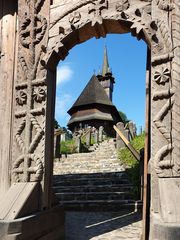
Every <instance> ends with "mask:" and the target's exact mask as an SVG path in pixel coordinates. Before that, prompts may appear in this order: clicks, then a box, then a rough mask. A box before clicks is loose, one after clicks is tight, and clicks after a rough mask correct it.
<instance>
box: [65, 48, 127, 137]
mask: <svg viewBox="0 0 180 240" xmlns="http://www.w3.org/2000/svg"><path fill="white" fill-rule="evenodd" d="M114 83H115V81H114V77H113V75H112V72H111V71H110V68H109V63H108V55H107V49H106V47H105V49H104V61H103V67H102V73H99V74H98V75H97V76H96V75H93V76H92V77H91V79H90V80H89V82H88V84H87V85H86V87H85V88H84V90H83V91H82V93H81V94H80V96H79V97H78V98H77V100H76V101H75V103H74V104H73V106H72V107H71V108H70V109H69V110H68V113H69V115H70V116H71V118H70V120H69V122H68V124H67V125H68V128H69V129H70V130H71V131H72V132H74V131H78V130H79V129H81V128H86V127H88V126H91V127H95V128H97V129H98V128H99V127H100V126H103V127H104V132H105V133H106V134H107V135H108V136H114V130H113V125H114V124H116V123H117V122H122V119H121V117H120V115H119V112H118V111H117V109H116V107H115V106H114V105H113V103H112V95H113V86H114Z"/></svg>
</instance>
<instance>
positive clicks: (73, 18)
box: [69, 12, 81, 25]
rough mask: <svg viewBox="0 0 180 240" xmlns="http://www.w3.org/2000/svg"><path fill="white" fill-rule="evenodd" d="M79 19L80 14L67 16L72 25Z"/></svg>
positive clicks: (75, 13) (74, 13)
mask: <svg viewBox="0 0 180 240" xmlns="http://www.w3.org/2000/svg"><path fill="white" fill-rule="evenodd" d="M80 19H81V14H80V12H73V13H71V14H70V16H69V22H70V23H71V24H72V25H73V24H76V23H78V22H79V21H80Z"/></svg>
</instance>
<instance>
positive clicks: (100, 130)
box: [99, 126, 104, 142]
mask: <svg viewBox="0 0 180 240" xmlns="http://www.w3.org/2000/svg"><path fill="white" fill-rule="evenodd" d="M103 129H104V128H103V126H100V127H99V142H102V141H103Z"/></svg>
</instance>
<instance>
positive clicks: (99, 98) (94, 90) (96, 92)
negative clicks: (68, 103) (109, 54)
mask: <svg viewBox="0 0 180 240" xmlns="http://www.w3.org/2000/svg"><path fill="white" fill-rule="evenodd" d="M90 104H103V105H108V106H112V107H114V105H113V104H112V102H111V101H110V100H109V98H108V96H107V94H106V92H105V91H104V88H103V87H102V85H101V84H100V82H99V80H98V78H97V77H96V76H95V75H93V76H92V77H91V79H90V81H89V82H88V84H87V85H86V87H85V88H84V90H83V91H82V93H81V94H80V96H79V97H78V99H77V100H76V101H75V103H74V104H73V106H72V107H71V108H70V109H69V111H68V113H69V114H71V113H72V111H73V110H75V109H77V108H78V107H80V106H84V105H90Z"/></svg>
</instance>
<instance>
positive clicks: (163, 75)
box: [154, 68, 171, 84]
mask: <svg viewBox="0 0 180 240" xmlns="http://www.w3.org/2000/svg"><path fill="white" fill-rule="evenodd" d="M170 75H171V73H170V71H169V69H168V68H165V69H163V68H162V69H161V70H159V71H156V72H155V74H154V80H155V81H156V82H157V83H158V84H165V83H166V82H167V81H169V78H170Z"/></svg>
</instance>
